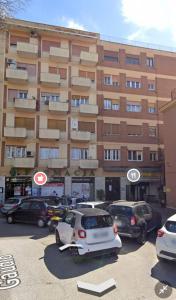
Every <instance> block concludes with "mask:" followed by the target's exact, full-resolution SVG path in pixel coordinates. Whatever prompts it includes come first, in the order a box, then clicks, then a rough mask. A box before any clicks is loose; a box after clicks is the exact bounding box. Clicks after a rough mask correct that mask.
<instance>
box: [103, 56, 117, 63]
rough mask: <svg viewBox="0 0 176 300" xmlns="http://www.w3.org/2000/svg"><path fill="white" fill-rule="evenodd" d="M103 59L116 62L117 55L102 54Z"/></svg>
mask: <svg viewBox="0 0 176 300" xmlns="http://www.w3.org/2000/svg"><path fill="white" fill-rule="evenodd" d="M104 60H105V61H112V62H116V63H117V62H118V57H117V56H111V55H104Z"/></svg>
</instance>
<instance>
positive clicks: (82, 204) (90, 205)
mask: <svg viewBox="0 0 176 300" xmlns="http://www.w3.org/2000/svg"><path fill="white" fill-rule="evenodd" d="M110 204H111V203H109V202H102V201H88V202H80V203H77V205H76V208H77V209H79V208H100V209H104V210H106V208H107V207H108V206H109V205H110Z"/></svg>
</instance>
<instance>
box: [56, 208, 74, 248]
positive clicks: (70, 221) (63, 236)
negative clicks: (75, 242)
mask: <svg viewBox="0 0 176 300" xmlns="http://www.w3.org/2000/svg"><path fill="white" fill-rule="evenodd" d="M74 224H75V215H74V213H72V212H68V213H67V214H66V216H65V218H64V219H63V221H62V222H59V225H58V228H59V236H60V240H61V242H62V243H64V244H70V243H71V238H72V235H73V227H74Z"/></svg>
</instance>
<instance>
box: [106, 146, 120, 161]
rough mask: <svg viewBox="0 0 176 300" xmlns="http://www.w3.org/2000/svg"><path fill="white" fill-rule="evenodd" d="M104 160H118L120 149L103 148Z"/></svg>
mask: <svg viewBox="0 0 176 300" xmlns="http://www.w3.org/2000/svg"><path fill="white" fill-rule="evenodd" d="M104 159H105V160H120V150H119V149H114V150H113V149H105V150H104Z"/></svg>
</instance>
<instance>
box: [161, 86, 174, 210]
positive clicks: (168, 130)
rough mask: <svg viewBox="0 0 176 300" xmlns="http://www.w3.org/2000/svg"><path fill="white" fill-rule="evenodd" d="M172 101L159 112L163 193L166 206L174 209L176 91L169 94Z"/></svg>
mask: <svg viewBox="0 0 176 300" xmlns="http://www.w3.org/2000/svg"><path fill="white" fill-rule="evenodd" d="M171 98H172V101H170V102H168V103H167V104H165V105H164V106H163V107H162V108H161V109H160V111H161V112H162V113H163V121H164V149H165V178H166V185H165V193H166V200H167V205H168V206H169V207H172V208H176V202H175V196H176V185H175V178H176V165H175V152H176V137H175V135H174V134H173V128H176V117H175V116H176V90H175V89H174V90H173V91H172V93H171Z"/></svg>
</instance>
